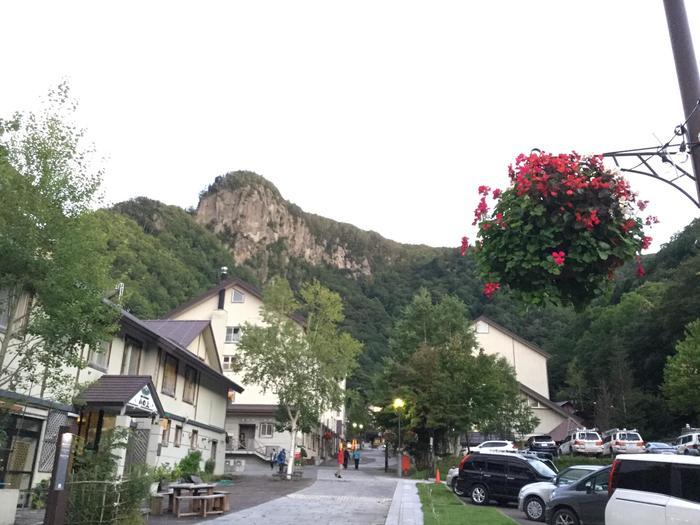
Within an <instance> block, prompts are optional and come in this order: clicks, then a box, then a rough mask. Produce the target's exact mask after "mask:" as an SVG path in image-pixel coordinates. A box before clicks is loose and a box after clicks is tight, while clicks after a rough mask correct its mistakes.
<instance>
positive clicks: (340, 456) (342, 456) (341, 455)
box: [335, 448, 345, 478]
mask: <svg viewBox="0 0 700 525" xmlns="http://www.w3.org/2000/svg"><path fill="white" fill-rule="evenodd" d="M344 461H345V453H344V452H343V449H342V448H339V449H338V470H336V471H335V477H336V478H342V477H343V476H341V475H340V470H341V469H342V468H343V462H344Z"/></svg>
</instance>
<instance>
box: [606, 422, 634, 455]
mask: <svg viewBox="0 0 700 525" xmlns="http://www.w3.org/2000/svg"><path fill="white" fill-rule="evenodd" d="M643 452H644V441H643V440H642V436H640V435H639V432H637V430H636V429H633V430H627V429H622V430H620V429H619V428H612V429H610V430H606V431H605V432H603V454H605V455H606V456H610V457H615V456H617V455H618V454H642V453H643Z"/></svg>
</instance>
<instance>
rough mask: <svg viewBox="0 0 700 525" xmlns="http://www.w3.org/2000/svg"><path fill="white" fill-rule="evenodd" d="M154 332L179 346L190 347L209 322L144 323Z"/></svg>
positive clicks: (168, 321)
mask: <svg viewBox="0 0 700 525" xmlns="http://www.w3.org/2000/svg"><path fill="white" fill-rule="evenodd" d="M142 322H143V324H144V325H145V326H147V327H148V328H150V329H151V330H152V331H154V332H155V333H157V334H158V335H161V336H163V337H167V338H168V339H170V340H171V341H174V342H176V343H177V344H179V345H181V346H184V347H188V346H189V344H190V343H191V342H192V341H194V339H195V338H196V337H197V336H198V335H199V334H201V333H202V330H204V329H205V328H206V327H207V326H209V321H175V320H172V319H155V320H149V321H142Z"/></svg>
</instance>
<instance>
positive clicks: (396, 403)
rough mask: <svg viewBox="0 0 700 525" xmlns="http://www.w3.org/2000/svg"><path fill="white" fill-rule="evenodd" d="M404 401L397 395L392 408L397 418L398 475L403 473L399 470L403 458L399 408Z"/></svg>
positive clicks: (402, 405)
mask: <svg viewBox="0 0 700 525" xmlns="http://www.w3.org/2000/svg"><path fill="white" fill-rule="evenodd" d="M405 404H406V403H405V402H404V400H403V399H401V398H400V397H397V398H396V399H394V403H393V406H394V410H396V415H397V416H398V418H399V445H398V463H399V466H398V471H399V477H401V476H402V475H403V472H402V470H401V460H402V459H403V453H402V452H401V409H402V408H403V407H404V405H405Z"/></svg>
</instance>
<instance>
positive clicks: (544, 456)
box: [518, 450, 559, 472]
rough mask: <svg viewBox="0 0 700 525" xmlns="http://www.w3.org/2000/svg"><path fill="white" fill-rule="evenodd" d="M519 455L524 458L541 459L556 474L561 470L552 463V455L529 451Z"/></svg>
mask: <svg viewBox="0 0 700 525" xmlns="http://www.w3.org/2000/svg"><path fill="white" fill-rule="evenodd" d="M518 454H520V455H521V456H523V457H524V458H528V459H530V458H532V459H539V460H540V461H541V462H542V463H544V464H545V465H547V466H548V467H549V468H551V469H552V470H553V471H554V472H559V469H558V468H557V466H556V465H555V464H554V462H553V461H552V455H551V454H548V453H547V452H530V451H529V450H525V451H519V452H518Z"/></svg>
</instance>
